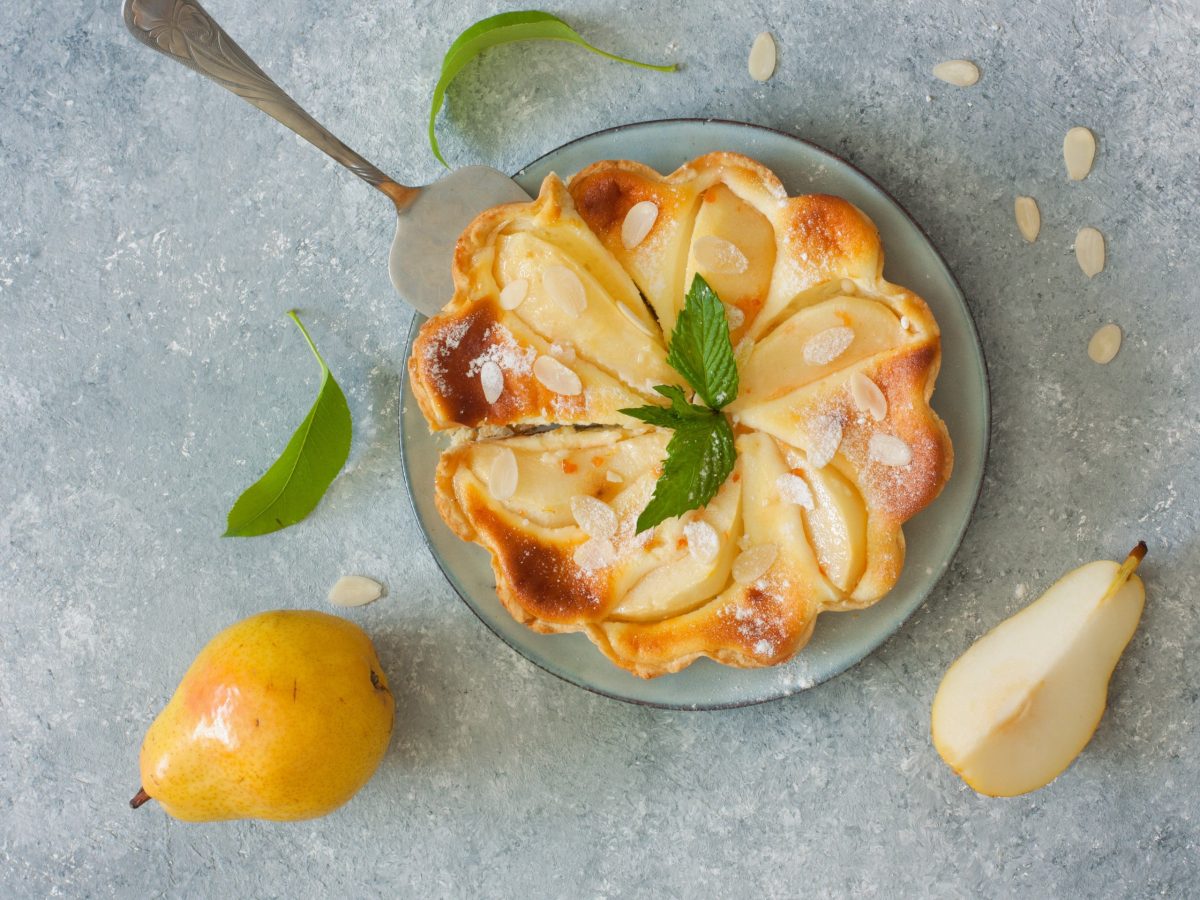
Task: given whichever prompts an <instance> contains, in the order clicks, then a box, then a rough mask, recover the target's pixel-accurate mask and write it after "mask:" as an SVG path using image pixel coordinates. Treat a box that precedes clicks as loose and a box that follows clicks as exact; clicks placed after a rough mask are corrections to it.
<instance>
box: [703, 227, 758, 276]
mask: <svg viewBox="0 0 1200 900" xmlns="http://www.w3.org/2000/svg"><path fill="white" fill-rule="evenodd" d="M692 254H693V255H694V256H695V257H696V262H697V263H698V264H699V265H700V266H701V267H702V268H703V269H704V270H705V271H708V272H712V273H713V274H716V275H740V274H741V273H742V272H745V271H746V269H748V268H749V267H750V260H748V259H746V254H745V253H743V252H742V251H741V250H739V249H738V247H737V246H736V245H735V244H731V243H730V242H729V241H727V240H725V239H724V238H719V237H717V236H716V235H715V234H708V235H705V236H704V237H702V238H698V239H697V240H696V243H695V244H693V245H692Z"/></svg>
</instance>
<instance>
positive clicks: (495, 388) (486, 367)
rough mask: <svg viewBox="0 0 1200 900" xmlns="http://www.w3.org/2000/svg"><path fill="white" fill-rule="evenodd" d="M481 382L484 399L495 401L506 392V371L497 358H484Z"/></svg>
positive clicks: (489, 401) (480, 375) (480, 374)
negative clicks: (502, 368) (504, 371)
mask: <svg viewBox="0 0 1200 900" xmlns="http://www.w3.org/2000/svg"><path fill="white" fill-rule="evenodd" d="M479 384H480V386H481V387H482V388H483V399H484V400H486V401H487V402H488V403H495V402H496V401H497V400H499V399H500V395H501V394H502V393H504V373H503V372H502V371H501V370H500V366H499V365H498V364H497V363H496V361H495V360H492V359H488V360H484V363H483V365H482V366H480V367H479Z"/></svg>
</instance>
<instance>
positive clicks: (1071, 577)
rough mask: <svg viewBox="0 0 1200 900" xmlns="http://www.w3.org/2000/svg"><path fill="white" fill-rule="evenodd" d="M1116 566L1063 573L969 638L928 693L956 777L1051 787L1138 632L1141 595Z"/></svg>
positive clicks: (1094, 721) (1090, 728) (1013, 791)
mask: <svg viewBox="0 0 1200 900" xmlns="http://www.w3.org/2000/svg"><path fill="white" fill-rule="evenodd" d="M1145 554H1146V545H1145V544H1144V543H1140V544H1138V546H1137V547H1136V548H1134V550H1133V552H1132V553H1131V554H1130V556H1129V558H1128V559H1126V560H1125V563H1124V564H1123V565H1118V564H1117V563H1115V562H1109V561H1107V560H1101V561H1098V562H1092V563H1088V564H1087V565H1085V566H1081V567H1080V568H1078V569H1075V570H1073V571H1071V572H1068V573H1067V574H1066V575H1064V576H1063V577H1062V578H1060V579H1059V580H1058V581H1057V582H1055V583H1054V584H1053V585H1052V586H1051V587H1050V589H1049V590H1048V591H1046V593H1045V594H1043V595H1042V596H1041V597H1040V598H1038V599H1037V600H1036V601H1034V602H1033V603H1031V604H1030V605H1029V606H1027V607H1026V608H1025V609H1023V610H1021V611H1020V612H1019V613H1017V614H1016V615H1015V616H1013V617H1012V618H1010V619H1007V620H1005V621H1004V622H1001V623H1000V624H999V625H997V626H996V627H995V628H993V629H992V630H991V631H989V632H988V633H987V634H985V635H984V636H983V637H982V638H980V639H979V640H978V641H976V642H975V644H973V645H972V646H971V647H970V649H968V650H967V652H966V653H964V654H963V655H962V656H960V657H959V658H958V660H957V661H956V662H955V663H954V664H953V665H952V666H951V667H950V669H949V670H948V671H947V672H946V675H945V677H944V678H943V679H942V684H941V686H940V687H939V688H938V692H937V695H936V696H935V697H934V699H933V716H932V732H933V745H934V746H935V747H936V748H937V751H938V753H940V754H941V756H942V759H944V760H945V761H946V764H947V765H949V766H950V768H952V769H953V770H954V771H955V772H956V773H958V775H959V776H961V777H962V779H963V780H964V781H965V782H966V783H967V784H969V785H970V786H971V787H973V788H974V789H975V790H977V791H979V792H980V793H981V794H987V795H988V796H992V797H1015V796H1017V795H1018V794H1026V793H1029V792H1030V791H1035V790H1037V789H1038V788H1040V787H1043V786H1045V785H1047V784H1049V783H1050V782H1051V781H1053V780H1054V778H1056V777H1057V776H1058V775H1059V774H1060V773H1062V772H1063V771H1064V770H1065V769H1066V768H1067V767H1068V766H1069V765H1070V764H1071V763H1072V762H1073V761H1074V759H1075V757H1076V756H1078V755H1079V753H1080V752H1081V751H1082V750H1083V748H1084V746H1086V745H1087V742H1088V741H1089V740H1090V739H1091V737H1092V734H1093V733H1094V732H1095V730H1096V726H1097V725H1099V724H1100V717H1101V716H1102V715H1103V714H1104V707H1105V704H1106V702H1107V699H1108V682H1109V679H1110V678H1111V677H1112V673H1113V669H1114V668H1116V665H1117V660H1119V659H1120V658H1121V653H1122V651H1123V650H1124V649H1125V645H1126V644H1128V643H1129V639H1130V638H1132V637H1133V633H1134V631H1135V630H1136V629H1137V624H1138V620H1139V619H1140V618H1141V615H1142V606H1143V605H1144V603H1145V599H1146V595H1145V591H1144V589H1143V587H1142V581H1141V579H1140V578H1138V577H1137V576H1136V575H1134V574H1133V570H1134V569H1135V568H1137V564H1138V563H1139V562H1140V561H1141V559H1142V557H1143V556H1145Z"/></svg>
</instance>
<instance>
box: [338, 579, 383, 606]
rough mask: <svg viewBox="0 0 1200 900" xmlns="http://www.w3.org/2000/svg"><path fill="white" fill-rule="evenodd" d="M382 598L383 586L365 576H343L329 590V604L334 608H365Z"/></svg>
mask: <svg viewBox="0 0 1200 900" xmlns="http://www.w3.org/2000/svg"><path fill="white" fill-rule="evenodd" d="M382 596H383V585H382V584H380V583H379V582H378V581H376V580H375V579H373V578H367V577H366V576H365V575H343V576H342V577H341V578H339V579H338V580H337V581H336V582H334V585H333V587H331V588H330V589H329V602H330V603H332V604H333V605H334V606H341V607H352V606H365V605H366V604H368V603H373V602H375V601H376V600H378V599H379V598H380V597H382Z"/></svg>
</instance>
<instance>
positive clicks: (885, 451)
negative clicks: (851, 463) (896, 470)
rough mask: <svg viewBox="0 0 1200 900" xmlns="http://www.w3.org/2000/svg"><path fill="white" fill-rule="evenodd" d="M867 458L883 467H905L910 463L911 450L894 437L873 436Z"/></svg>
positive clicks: (868, 445) (887, 435)
mask: <svg viewBox="0 0 1200 900" xmlns="http://www.w3.org/2000/svg"><path fill="white" fill-rule="evenodd" d="M867 458H868V459H872V460H874V461H875V462H877V463H880V464H882V465H885V466H907V465H908V464H909V463H910V462H912V448H911V447H910V446H908V444H906V443H905V442H904V441H902V440H900V438H898V437H895V436H894V435H890V434H873V435H871V441H870V443H868V444H867Z"/></svg>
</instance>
